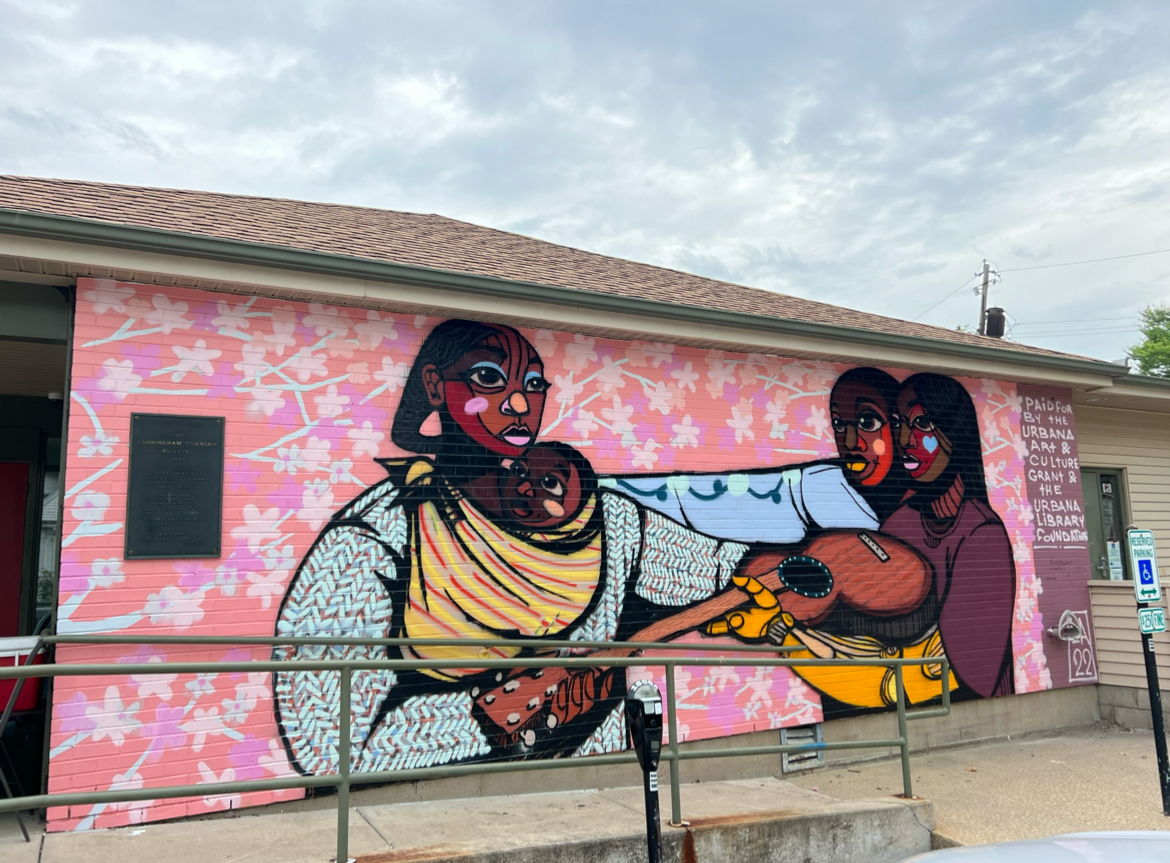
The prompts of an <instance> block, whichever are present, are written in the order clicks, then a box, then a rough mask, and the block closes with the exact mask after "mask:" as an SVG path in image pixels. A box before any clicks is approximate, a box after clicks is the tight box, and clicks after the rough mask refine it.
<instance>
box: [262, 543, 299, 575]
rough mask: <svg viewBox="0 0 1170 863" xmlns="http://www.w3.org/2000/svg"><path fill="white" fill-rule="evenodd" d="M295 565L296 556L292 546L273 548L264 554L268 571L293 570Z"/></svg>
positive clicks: (265, 566)
mask: <svg viewBox="0 0 1170 863" xmlns="http://www.w3.org/2000/svg"><path fill="white" fill-rule="evenodd" d="M295 563H296V556H295V554H294V553H293V547H292V546H291V545H286V546H285V547H284V548H279V547H277V546H273V547H272V548H270V549H267V550H266V551H265V552H264V568H265V569H267V570H274V569H292V568H293V565H294V564H295Z"/></svg>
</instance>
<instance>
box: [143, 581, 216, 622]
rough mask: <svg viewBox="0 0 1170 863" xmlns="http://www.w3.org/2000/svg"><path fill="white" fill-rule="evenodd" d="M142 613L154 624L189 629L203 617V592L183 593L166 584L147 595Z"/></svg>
mask: <svg viewBox="0 0 1170 863" xmlns="http://www.w3.org/2000/svg"><path fill="white" fill-rule="evenodd" d="M142 613H143V614H145V615H147V616H148V617H150V622H151V623H153V624H155V625H156V626H173V627H174V628H175V629H190V628H191V627H192V626H194V625H195V624H196V623H198V622H199V621H200V620H202V619H203V592H202V591H199V590H195V591H192V592H191V593H184V592H183V591H182V590H180V589H179V588H177V587H175V586H173V585H168V586H167V587H164V588H163V589H162V590H160V591H159V592H158V593H151V594H149V595H148V596H147V598H146V606H145V607H144V608H143V609H142Z"/></svg>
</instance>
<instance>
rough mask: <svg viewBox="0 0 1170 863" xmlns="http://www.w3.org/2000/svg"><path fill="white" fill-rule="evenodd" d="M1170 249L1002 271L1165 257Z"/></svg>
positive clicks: (1045, 268)
mask: <svg viewBox="0 0 1170 863" xmlns="http://www.w3.org/2000/svg"><path fill="white" fill-rule="evenodd" d="M1167 252H1170V249H1155V250H1154V251H1152V252H1138V253H1137V254H1134V255H1115V256H1114V257H1112V258H1093V259H1092V260H1088V261H1068V262H1067V263H1064V264H1041V265H1039V266H1035V267H1012V268H1011V269H1010V270H1000V272H1001V273H1022V272H1023V271H1024V270H1050V269H1052V268H1053V267H1075V266H1077V265H1078V264H1099V263H1101V262H1102V261H1120V260H1122V259H1124V258H1143V257H1145V256H1146V255H1164V254H1166V253H1167Z"/></svg>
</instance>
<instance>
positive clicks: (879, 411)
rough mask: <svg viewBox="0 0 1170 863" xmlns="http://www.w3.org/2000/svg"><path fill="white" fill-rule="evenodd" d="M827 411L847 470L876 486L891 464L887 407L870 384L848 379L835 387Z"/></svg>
mask: <svg viewBox="0 0 1170 863" xmlns="http://www.w3.org/2000/svg"><path fill="white" fill-rule="evenodd" d="M830 410H831V412H832V415H833V436H834V437H835V438H836V440H837V452H838V454H839V455H840V456H841V458H843V459H845V468H846V470H848V471H849V473H850V475H851V476H853V478H854V479H856V480H858V481H859V482H860V483H861V484H862V485H867V486H874V485H877V484H878V483H880V482H881V481H882V480H884V479H885V478H886V476H887V475H888V474H889V472H890V468H892V467H893V466H894V435H893V427H892V426H891V424H890V406H889V405H888V404H886V400H885V399H884V398H883V397H882V395H881V394H880V393H879V392H878V391H877V390H875V389H874V388H873V387H871V386H869V385H868V384H865V383H863V382H861V381H849V382H846V383H843V384H840V385H838V386H837V387H836V388H834V390H833V400H832V403H831V405H830Z"/></svg>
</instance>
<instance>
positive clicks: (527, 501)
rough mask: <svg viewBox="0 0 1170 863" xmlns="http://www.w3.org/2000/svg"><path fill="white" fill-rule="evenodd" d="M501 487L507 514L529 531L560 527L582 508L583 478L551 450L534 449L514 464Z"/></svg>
mask: <svg viewBox="0 0 1170 863" xmlns="http://www.w3.org/2000/svg"><path fill="white" fill-rule="evenodd" d="M502 485H503V489H502V494H501V497H502V498H503V504H504V509H505V511H506V512H507V514H508V515H509V516H511V518H512V519H513V520H515V521H516V522H517V523H518V524H520V525H522V526H523V527H525V528H527V529H529V530H548V529H550V528H554V527H560V526H562V525H564V524H566V523H568V522H570V521H572V520H573V518H575V517H576V515H577V510H578V509H579V508H580V507H581V498H582V491H583V489H582V481H581V475H580V474H579V473H578V472H577V469H576V467H574V465H573V463H572V462H571V461H569V459H567V458H565V457H564V456H563V455H561V454H560V453H559V452H557V451H556V450H555V449H553V448H552V447H545V446H535V447H532V449H530V450H529V451H528V452H527V453H526V454H525V456H524V457H523V458H518V459H516V460H515V461H514V462H512V464H511V466H510V467H509V469H508V475H507V476H506V477H504V479H503V482H502Z"/></svg>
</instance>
